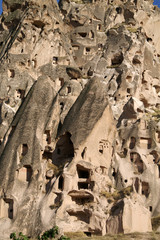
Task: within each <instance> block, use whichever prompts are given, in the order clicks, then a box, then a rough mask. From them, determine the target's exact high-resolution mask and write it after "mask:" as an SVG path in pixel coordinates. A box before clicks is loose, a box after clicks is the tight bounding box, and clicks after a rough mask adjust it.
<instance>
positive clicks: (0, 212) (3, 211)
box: [0, 198, 14, 219]
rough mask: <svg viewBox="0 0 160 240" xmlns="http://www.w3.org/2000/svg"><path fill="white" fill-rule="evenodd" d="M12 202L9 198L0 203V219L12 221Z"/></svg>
mask: <svg viewBox="0 0 160 240" xmlns="http://www.w3.org/2000/svg"><path fill="white" fill-rule="evenodd" d="M13 204H14V202H13V200H12V199H9V198H5V199H1V201H0V218H9V219H13Z"/></svg>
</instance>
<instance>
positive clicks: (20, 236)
mask: <svg viewBox="0 0 160 240" xmlns="http://www.w3.org/2000/svg"><path fill="white" fill-rule="evenodd" d="M10 239H13V240H29V238H28V237H27V236H25V235H23V233H22V232H20V233H19V237H18V238H17V236H16V233H11V235H10Z"/></svg>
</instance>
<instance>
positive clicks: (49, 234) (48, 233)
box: [38, 226, 58, 240]
mask: <svg viewBox="0 0 160 240" xmlns="http://www.w3.org/2000/svg"><path fill="white" fill-rule="evenodd" d="M56 235H58V227H57V226H55V227H53V228H51V229H50V230H48V231H46V232H44V233H43V235H42V236H41V237H40V236H38V240H47V239H51V238H55V236H56Z"/></svg>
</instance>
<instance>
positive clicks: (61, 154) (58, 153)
mask: <svg viewBox="0 0 160 240" xmlns="http://www.w3.org/2000/svg"><path fill="white" fill-rule="evenodd" d="M73 157H74V146H73V143H72V141H71V134H70V133H69V132H66V133H65V134H64V135H62V136H61V137H60V138H59V140H58V141H57V144H56V148H55V150H54V152H53V155H52V162H53V163H54V164H55V165H61V164H63V163H65V162H66V161H71V160H72V158H73Z"/></svg>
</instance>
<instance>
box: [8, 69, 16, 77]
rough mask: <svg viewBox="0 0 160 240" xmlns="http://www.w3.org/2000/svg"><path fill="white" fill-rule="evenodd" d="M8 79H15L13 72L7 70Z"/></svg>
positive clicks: (12, 70)
mask: <svg viewBox="0 0 160 240" xmlns="http://www.w3.org/2000/svg"><path fill="white" fill-rule="evenodd" d="M8 77H9V78H14V77H15V71H14V69H9V70H8Z"/></svg>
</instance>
